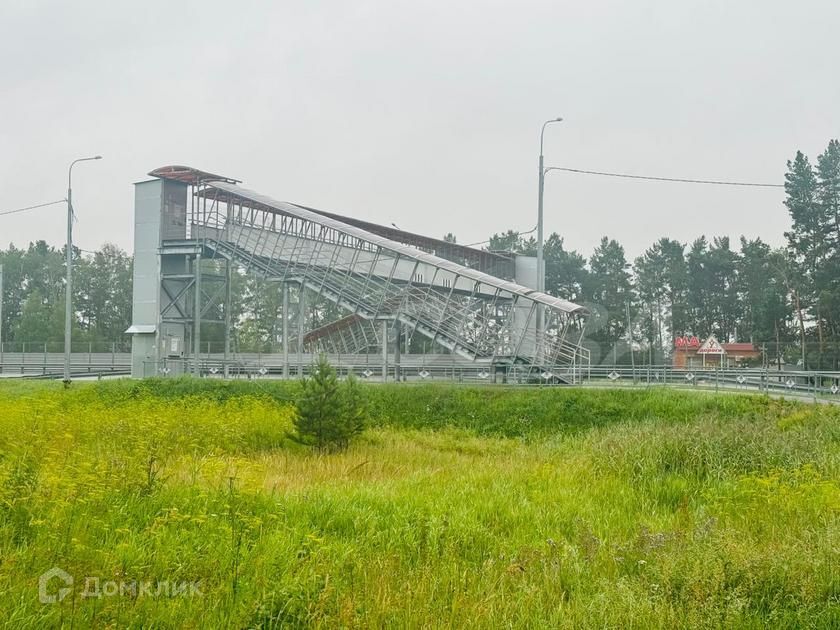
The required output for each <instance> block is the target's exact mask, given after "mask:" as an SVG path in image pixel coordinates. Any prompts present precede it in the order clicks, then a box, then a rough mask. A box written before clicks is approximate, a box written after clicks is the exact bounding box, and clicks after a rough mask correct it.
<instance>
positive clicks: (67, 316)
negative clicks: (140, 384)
mask: <svg viewBox="0 0 840 630" xmlns="http://www.w3.org/2000/svg"><path fill="white" fill-rule="evenodd" d="M101 159H102V156H101V155H95V156H93V157H85V158H79V159H77V160H73V161H72V162H70V168H69V169H67V250H66V252H65V255H66V257H67V259H66V260H67V282H66V286H65V291H66V293H65V297H64V383H65V385H69V384H70V345H71V344H70V342H71V337H72V334H73V166H74V165H75V164H76V162H87V161H88V160H101Z"/></svg>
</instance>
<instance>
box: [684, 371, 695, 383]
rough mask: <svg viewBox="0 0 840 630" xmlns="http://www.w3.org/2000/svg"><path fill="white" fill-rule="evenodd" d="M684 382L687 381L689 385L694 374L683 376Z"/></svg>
mask: <svg viewBox="0 0 840 630" xmlns="http://www.w3.org/2000/svg"><path fill="white" fill-rule="evenodd" d="M685 380H687V381H688V382H689V383H690V382H691V381H693V380H694V374H693V373H691V372H689V373H688V374H686V375H685Z"/></svg>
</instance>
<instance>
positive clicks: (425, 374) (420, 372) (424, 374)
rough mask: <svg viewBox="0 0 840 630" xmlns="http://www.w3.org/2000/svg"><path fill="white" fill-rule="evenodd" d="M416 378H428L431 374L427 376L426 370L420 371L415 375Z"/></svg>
mask: <svg viewBox="0 0 840 630" xmlns="http://www.w3.org/2000/svg"><path fill="white" fill-rule="evenodd" d="M417 376H419V377H420V378H429V377H430V376H431V374H429V373H428V372H427V371H426V370H420V371H419V372H418V373H417Z"/></svg>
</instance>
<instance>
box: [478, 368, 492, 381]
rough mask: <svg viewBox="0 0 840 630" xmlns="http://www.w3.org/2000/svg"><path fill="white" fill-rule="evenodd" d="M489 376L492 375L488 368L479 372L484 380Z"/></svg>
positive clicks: (479, 376)
mask: <svg viewBox="0 0 840 630" xmlns="http://www.w3.org/2000/svg"><path fill="white" fill-rule="evenodd" d="M488 376H490V373H489V372H488V371H487V370H481V372H479V373H478V378H480V379H482V380H484V379H486V378H487V377H488Z"/></svg>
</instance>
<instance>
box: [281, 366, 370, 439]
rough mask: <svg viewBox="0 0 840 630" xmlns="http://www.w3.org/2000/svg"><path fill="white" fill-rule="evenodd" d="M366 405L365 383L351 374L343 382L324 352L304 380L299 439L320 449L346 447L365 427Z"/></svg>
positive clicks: (296, 421)
mask: <svg viewBox="0 0 840 630" xmlns="http://www.w3.org/2000/svg"><path fill="white" fill-rule="evenodd" d="M366 414H367V412H366V407H365V402H364V396H363V393H362V390H361V386H360V385H359V383H358V381H357V380H356V379H355V378H354V377H353V376H352V375H351V376H350V377H349V378H348V379H347V381H346V382H345V383H344V385H343V386H342V385H341V384H340V383H339V382H338V377H337V375H336V372H335V368H333V366H332V365H330V363H329V361H327V358H326V357H325V356H324V355H321V356H320V357H319V359H318V362H317V363H316V364H315V369H314V370H313V375H312V376H311V377H309V378H306V379H304V380H303V394H302V396H301V398H300V401H299V402H298V408H297V413H296V414H295V420H294V424H295V429H296V431H297V435H296V439H297V441H299V442H301V443H303V444H308V445H310V446H314V447H315V448H316V449H318V450H320V451H330V450H344V449H346V448H347V447H348V446H349V444H350V441H351V440H352V439H353V438H354V437H355V436H357V435H358V434H359V433H361V432H362V431H363V430H364V428H365V418H366Z"/></svg>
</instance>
